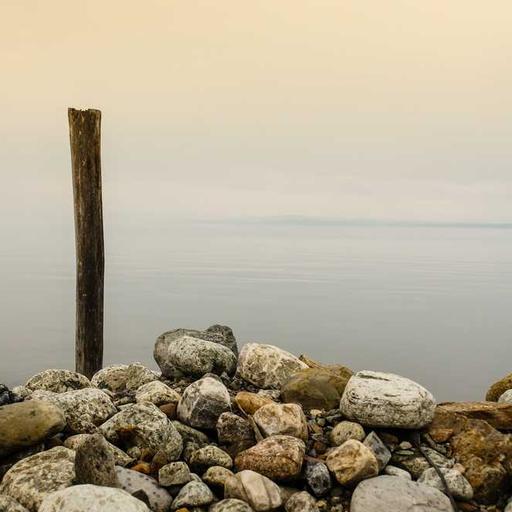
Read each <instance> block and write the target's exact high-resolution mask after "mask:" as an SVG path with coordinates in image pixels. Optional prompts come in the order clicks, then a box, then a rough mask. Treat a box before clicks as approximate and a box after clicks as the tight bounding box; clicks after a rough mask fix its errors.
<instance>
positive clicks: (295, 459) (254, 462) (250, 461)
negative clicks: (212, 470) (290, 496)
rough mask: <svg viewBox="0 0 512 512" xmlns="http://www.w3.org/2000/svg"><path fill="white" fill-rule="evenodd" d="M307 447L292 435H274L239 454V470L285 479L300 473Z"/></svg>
mask: <svg viewBox="0 0 512 512" xmlns="http://www.w3.org/2000/svg"><path fill="white" fill-rule="evenodd" d="M305 451H306V447H305V445H304V442H303V441H301V440H300V439H297V438H296V437H291V436H272V437H269V438H267V439H264V440H263V441H260V442H259V443H258V444H257V445H256V446H253V447H252V448H249V449H248V450H245V451H243V452H241V453H239V454H238V456H237V457H236V459H235V466H236V468H237V470H238V471H242V470H244V469H250V470H252V471H256V472H257V473H261V474H262V475H265V476H267V477H268V478H270V479H273V480H274V479H275V480H285V479H288V478H294V477H296V476H298V475H299V474H300V471H301V468H302V462H303V461H304V455H305Z"/></svg>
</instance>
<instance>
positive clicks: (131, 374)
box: [91, 363, 158, 393]
mask: <svg viewBox="0 0 512 512" xmlns="http://www.w3.org/2000/svg"><path fill="white" fill-rule="evenodd" d="M157 379H158V374H157V373H156V372H154V371H153V370H150V369H149V368H146V367H145V366H144V365H142V364H140V363H132V364H129V365H126V364H117V365H112V366H107V367H106V368H102V369H101V370H99V371H98V372H96V373H95V374H94V375H93V377H92V379H91V383H92V384H93V386H96V387H97V388H100V389H108V390H109V391H112V392H113V393H120V392H124V391H136V390H137V389H139V388H140V387H141V386H142V385H143V384H147V383H148V382H152V381H154V380H157Z"/></svg>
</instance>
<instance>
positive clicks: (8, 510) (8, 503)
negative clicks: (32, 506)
mask: <svg viewBox="0 0 512 512" xmlns="http://www.w3.org/2000/svg"><path fill="white" fill-rule="evenodd" d="M0 512H28V510H27V509H26V508H25V507H24V506H23V505H21V504H20V503H19V502H18V501H16V500H15V499H14V498H11V497H10V496H7V495H6V494H0Z"/></svg>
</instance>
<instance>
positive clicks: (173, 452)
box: [100, 402, 183, 462]
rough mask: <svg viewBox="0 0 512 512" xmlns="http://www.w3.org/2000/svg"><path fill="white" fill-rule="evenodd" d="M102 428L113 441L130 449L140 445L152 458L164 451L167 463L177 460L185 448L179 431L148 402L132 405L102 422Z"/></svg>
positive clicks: (103, 432)
mask: <svg viewBox="0 0 512 512" xmlns="http://www.w3.org/2000/svg"><path fill="white" fill-rule="evenodd" d="M100 431H101V433H102V434H103V435H104V436H105V437H106V438H107V440H108V441H110V442H111V443H113V444H115V445H118V446H125V447H126V448H127V449H129V448H131V447H134V446H136V447H138V448H139V449H140V450H142V451H143V452H144V453H145V455H146V456H148V457H151V456H153V455H155V454H156V452H158V451H159V450H163V451H164V452H165V453H166V455H167V457H168V459H167V462H171V461H172V460H177V459H178V457H179V455H180V453H181V451H182V449H183V441H182V438H181V435H180V434H179V432H178V431H177V430H176V428H175V427H174V426H173V424H172V423H171V422H170V421H169V420H168V419H167V416H166V415H165V414H164V413H163V412H162V411H160V409H158V407H156V405H154V404H151V403H148V402H144V403H140V404H132V405H129V406H128V407H126V408H125V409H123V410H122V411H120V412H118V413H117V414H116V415H114V416H112V418H110V419H109V420H107V421H106V422H105V423H104V424H103V425H101V427H100Z"/></svg>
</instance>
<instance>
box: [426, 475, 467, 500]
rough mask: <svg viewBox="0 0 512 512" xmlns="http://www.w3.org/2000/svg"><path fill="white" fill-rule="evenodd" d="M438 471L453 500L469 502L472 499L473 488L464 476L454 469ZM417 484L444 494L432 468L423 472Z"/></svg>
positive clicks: (441, 484) (442, 486)
mask: <svg viewBox="0 0 512 512" xmlns="http://www.w3.org/2000/svg"><path fill="white" fill-rule="evenodd" d="M440 471H441V472H442V474H443V476H444V479H445V481H446V484H447V485H448V489H449V490H450V492H451V493H452V495H453V497H454V498H455V499H457V500H463V501H469V500H471V499H472V498H473V488H472V487H471V484H470V483H469V482H468V481H467V479H466V478H465V477H464V475H462V474H461V473H459V472H458V471H457V470H456V469H441V470H440ZM418 482H420V483H422V484H425V485H429V486H430V487H435V488H436V489H439V490H440V491H442V492H445V487H444V484H443V482H442V481H441V478H440V477H439V475H438V474H437V472H436V470H435V469H434V468H429V469H427V470H425V471H424V472H423V474H422V475H421V476H420V478H419V479H418Z"/></svg>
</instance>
